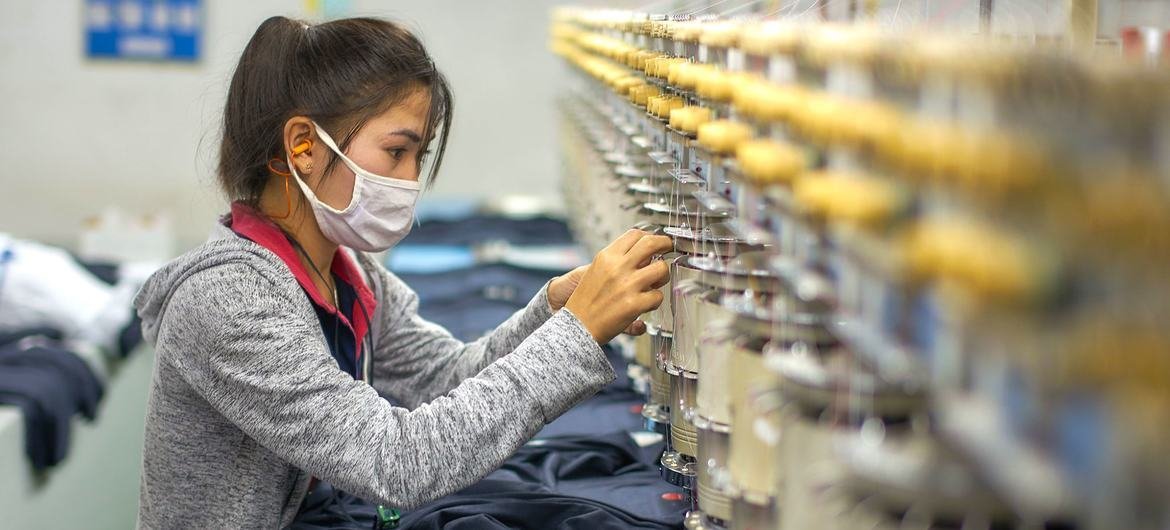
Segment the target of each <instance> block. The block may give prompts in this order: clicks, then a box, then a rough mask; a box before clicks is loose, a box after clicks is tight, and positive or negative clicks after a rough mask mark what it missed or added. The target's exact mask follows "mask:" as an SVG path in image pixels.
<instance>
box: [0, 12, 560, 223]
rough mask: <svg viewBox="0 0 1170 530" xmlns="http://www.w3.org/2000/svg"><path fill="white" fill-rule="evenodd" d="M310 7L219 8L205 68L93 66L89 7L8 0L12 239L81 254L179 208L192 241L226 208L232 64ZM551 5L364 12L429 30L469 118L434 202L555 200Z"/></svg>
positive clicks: (4, 178)
mask: <svg viewBox="0 0 1170 530" xmlns="http://www.w3.org/2000/svg"><path fill="white" fill-rule="evenodd" d="M305 4H306V3H305V2H304V1H303V0H249V1H237V0H205V10H206V23H205V33H204V36H205V38H204V48H203V58H202V60H201V61H200V62H199V63H198V64H194V65H181V64H160V63H126V62H99V61H88V60H86V59H85V58H84V53H83V47H84V43H83V39H82V32H83V29H82V28H83V24H82V22H83V21H82V3H81V2H80V1H72V2H67V1H64V0H51V1H37V2H28V1H24V0H0V116H2V118H0V122H2V123H3V127H0V146H2V149H3V152H4V154H3V155H0V232H11V233H14V234H16V235H18V236H22V237H29V238H35V239H40V240H44V241H49V242H53V243H57V244H64V245H67V246H73V245H75V244H76V234H77V232H78V229H79V227H80V226H82V223H83V222H84V220H85V219H86V218H88V217H90V216H93V215H95V214H97V213H98V212H100V211H101V210H102V209H103V208H104V207H106V206H108V205H116V206H119V207H122V208H125V209H127V210H129V211H131V212H155V211H162V212H167V213H169V214H170V215H171V216H172V217H173V218H174V221H175V225H176V231H177V232H178V235H179V236H180V239H181V243H182V245H183V246H186V245H191V244H194V243H197V242H198V241H200V240H202V239H203V237H204V235H205V234H206V232H207V228H208V227H209V226H210V223H211V222H212V220H213V218H214V217H215V215H216V213H217V212H221V211H223V210H224V208H225V202H224V200H223V199H222V197H221V195H220V194H219V192H218V190H217V188H216V186H215V181H214V172H213V169H214V155H215V149H216V145H217V135H218V131H217V128H218V125H219V113H220V112H221V108H222V104H223V97H224V93H225V91H226V86H227V82H228V79H229V78H230V76H231V71H232V68H233V67H234V65H235V62H236V60H237V58H238V56H239V53H240V51H241V50H242V49H243V46H244V44H245V43H246V42H247V40H248V38H249V37H250V36H251V34H252V32H253V31H254V30H255V28H256V26H258V25H259V24H260V22H261V21H263V20H264V19H265V18H266V17H268V16H270V15H273V14H284V15H291V16H296V17H306V16H311V13H308V12H306V11H305V9H306V7H305ZM549 5H551V3H550V2H545V1H535V0H528V1H525V0H515V1H510V2H504V1H501V2H469V1H456V0H434V1H425V0H417V1H414V2H390V1H387V0H365V1H355V2H353V3H352V14H355V15H357V14H374V15H383V16H389V17H391V18H396V19H398V20H402V21H404V22H406V23H408V24H409V25H410V26H411V27H412V28H414V29H416V30H417V31H418V33H419V34H420V35H421V37H422V38H423V40H424V42H425V43H426V44H427V46H428V48H429V49H430V50H431V52H432V54H433V55H434V57H435V60H436V63H437V64H438V65H439V67H440V68H441V69H442V70H443V71H445V72H446V73H447V75H448V76H449V78H450V80H451V82H452V85H453V89H454V91H455V98H456V124H455V127H454V129H453V132H452V136H451V145H450V148H449V151H448V159H447V162H446V164H445V166H444V170H443V172H442V174H441V176H440V180H439V182H438V185H437V187H436V188H435V189H434V191H433V192H432V195H434V196H445V195H461V196H467V195H471V196H477V197H487V196H495V195H499V194H505V193H527V194H537V195H544V196H549V197H555V196H556V194H557V188H556V165H555V163H556V155H555V151H554V149H555V148H556V141H555V129H554V126H555V119H554V114H553V113H554V109H553V108H552V98H553V97H554V95H555V93H554V92H555V89H554V88H553V84H552V83H551V81H552V78H553V77H555V76H556V75H557V72H559V69H558V68H557V63H556V60H555V59H554V58H553V56H552V55H551V54H550V53H548V52H547V37H546V30H547V17H548V6H549Z"/></svg>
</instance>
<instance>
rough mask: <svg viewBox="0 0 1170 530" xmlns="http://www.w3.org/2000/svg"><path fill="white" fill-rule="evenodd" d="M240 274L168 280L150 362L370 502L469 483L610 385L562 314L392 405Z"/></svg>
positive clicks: (403, 503)
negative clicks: (438, 393) (495, 354)
mask: <svg viewBox="0 0 1170 530" xmlns="http://www.w3.org/2000/svg"><path fill="white" fill-rule="evenodd" d="M236 269H240V270H236ZM246 269H248V266H247V265H243V264H226V265H221V266H217V267H215V268H212V269H207V270H204V271H201V272H199V273H197V274H195V275H193V276H191V277H189V278H188V279H187V280H186V281H184V282H183V283H182V284H180V286H178V287H177V288H176V289H175V291H174V292H173V294H172V296H171V299H170V302H169V304H168V307H167V309H166V312H165V315H164V316H163V320H162V322H161V324H160V329H159V337H158V344H159V347H158V351H159V355H160V356H166V359H165V361H167V362H171V363H173V364H174V365H175V366H176V367H177V369H178V370H179V372H180V373H181V375H182V377H183V378H184V379H185V380H186V381H187V382H188V383H189V384H190V385H191V386H192V387H193V388H194V389H195V390H196V391H197V392H198V393H199V394H200V395H201V396H203V398H204V399H206V400H207V401H208V402H209V403H210V404H211V406H212V407H214V408H215V409H216V410H217V411H218V412H219V413H220V414H222V415H223V416H224V417H226V418H227V419H228V420H229V421H231V422H232V423H233V424H235V425H236V426H237V427H239V428H240V429H241V430H242V431H244V432H245V433H246V434H247V435H248V436H251V437H252V438H254V439H255V440H256V441H257V442H258V443H260V444H261V445H263V446H264V447H265V448H267V449H268V450H270V451H272V452H273V453H275V454H277V455H279V456H280V457H281V458H284V459H286V460H287V461H288V462H290V463H291V464H293V465H295V466H297V467H299V468H301V469H303V470H304V471H306V472H307V473H310V474H312V475H314V476H317V477H320V478H322V479H325V480H328V481H330V482H332V483H334V484H335V485H337V486H338V487H340V488H341V489H344V490H346V491H349V492H352V493H353V494H355V495H357V496H359V497H362V498H365V499H368V500H370V501H374V502H380V503H384V504H387V505H391V506H397V507H401V508H410V507H412V506H416V505H418V504H420V503H422V502H425V501H428V500H431V499H434V498H438V497H441V496H443V495H445V494H447V493H450V492H452V491H455V490H458V489H460V488H462V487H465V486H467V485H470V484H472V483H474V482H475V481H476V480H478V479H479V478H481V477H483V476H484V475H486V474H487V473H489V472H490V471H491V470H493V469H495V468H496V467H498V466H499V465H500V464H501V463H502V462H503V461H504V459H506V458H507V457H508V455H510V454H511V453H512V452H513V451H515V449H516V448H517V447H519V446H520V445H522V444H523V443H524V442H525V441H526V440H527V439H528V438H529V437H531V436H532V435H533V434H535V433H536V432H537V431H538V430H539V429H540V428H541V427H542V426H543V425H544V424H545V423H547V422H548V421H550V420H552V419H553V418H555V417H556V416H558V415H560V414H561V413H563V412H564V411H565V410H567V409H568V408H569V407H571V406H572V405H574V404H575V403H576V402H578V401H580V400H581V399H584V398H585V397H587V396H589V395H590V394H592V393H594V392H596V391H597V390H598V389H600V388H601V387H603V386H604V385H605V384H607V383H608V382H609V381H611V380H612V379H613V378H614V374H613V370H612V368H611V367H610V366H609V363H608V362H607V361H606V359H605V355H604V354H603V353H602V351H601V349H600V348H599V347H598V346H597V344H596V343H595V342H594V341H593V340H592V339H591V337H590V335H589V334H588V332H587V331H586V330H585V329H584V328H583V327H582V325H581V324H580V322H579V321H578V320H577V319H576V318H575V317H574V316H573V315H572V314H570V313H569V312H568V311H564V310H562V311H560V312H558V313H557V314H556V315H554V316H553V317H552V318H550V319H549V320H548V321H547V322H545V323H544V324H543V325H541V326H540V327H539V328H538V329H536V330H535V331H534V332H533V333H532V334H531V335H530V336H528V337H527V338H526V339H524V340H523V341H521V342H520V344H519V345H518V346H517V347H516V348H515V351H514V352H513V353H512V354H511V355H508V356H507V357H505V358H503V359H501V360H500V361H498V362H496V363H493V364H491V365H490V366H488V367H487V368H485V369H484V370H483V371H482V372H481V373H479V375H477V376H475V377H472V378H468V379H466V380H465V381H463V382H462V383H461V384H459V385H458V386H456V387H454V388H453V389H452V390H451V391H450V392H449V393H448V394H447V395H445V396H443V397H440V398H437V399H435V400H433V401H431V402H430V403H428V404H425V405H422V406H419V407H417V408H415V409H413V410H407V409H405V408H398V407H393V406H391V405H390V404H389V403H388V402H387V401H386V400H384V399H382V398H381V397H380V396H379V395H378V393H377V392H376V391H375V390H374V389H373V388H371V387H370V386H369V385H366V384H365V383H363V382H360V381H355V380H353V379H352V378H350V377H348V376H347V375H346V374H344V373H342V372H341V371H340V370H338V369H337V366H336V363H335V362H334V361H333V359H332V358H331V357H330V355H329V352H328V350H327V348H326V345H325V343H324V341H323V339H322V338H321V334H320V329H319V328H318V327H317V326H316V319H315V318H314V317H313V315H312V310H311V308H310V307H308V306H307V304H305V303H304V301H303V300H292V299H291V298H290V297H289V296H288V295H287V294H282V292H283V291H282V290H280V289H278V288H276V285H275V284H274V282H273V280H271V279H268V278H266V277H264V276H263V275H258V274H256V271H254V270H246Z"/></svg>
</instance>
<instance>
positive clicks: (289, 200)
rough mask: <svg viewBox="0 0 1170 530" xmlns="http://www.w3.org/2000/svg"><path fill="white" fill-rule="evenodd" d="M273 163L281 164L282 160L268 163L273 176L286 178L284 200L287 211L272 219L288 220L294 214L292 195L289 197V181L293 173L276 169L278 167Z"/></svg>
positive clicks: (273, 160) (274, 159)
mask: <svg viewBox="0 0 1170 530" xmlns="http://www.w3.org/2000/svg"><path fill="white" fill-rule="evenodd" d="M273 162H280V160H279V159H276V158H273V159H272V160H269V161H268V171H271V172H272V174H273V175H278V176H280V177H284V200H285V203H286V206H285V210H284V215H274V216H272V218H273V219H288V216H289V215H291V214H292V195H289V193H288V179H290V178H292V173H291V172H288V171H281V170H279V169H276V167H275V166H273V165H272V163H273Z"/></svg>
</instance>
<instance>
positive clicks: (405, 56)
mask: <svg viewBox="0 0 1170 530" xmlns="http://www.w3.org/2000/svg"><path fill="white" fill-rule="evenodd" d="M417 88H423V89H425V90H427V91H429V92H430V96H431V98H430V101H431V108H430V114H429V115H428V117H427V129H426V131H425V137H424V138H426V139H427V140H430V139H435V140H437V141H438V145H437V146H436V147H435V149H434V153H435V154H434V157H435V158H434V161H433V163H432V164H431V166H430V171H429V173H428V175H427V178H426V182H427V184H428V185H429V184H430V183H432V182H433V181H434V178H435V175H436V174H437V173H438V170H439V167H440V166H441V165H442V161H443V155H444V153H445V152H446V149H447V135H448V132H449V129H450V126H451V112H452V96H451V90H450V87H449V86H448V84H447V80H446V78H445V77H443V75H442V74H441V73H440V72H439V71H438V70H437V69H436V68H435V65H434V62H433V61H432V60H431V58H430V56H429V55H428V54H427V51H426V48H424V47H423V45H422V43H421V42H420V41H419V40H418V38H417V37H415V36H414V35H413V34H412V33H410V32H409V31H407V30H406V29H404V28H403V27H401V26H399V25H397V24H395V23H393V22H389V21H386V20H380V19H376V18H349V19H342V20H334V21H331V22H325V23H322V24H317V25H309V24H306V23H304V22H300V21H296V20H292V19H288V18H285V17H272V18H269V19H268V20H265V21H264V22H263V23H262V24H260V27H259V28H257V29H256V33H255V34H254V35H252V39H251V40H250V41H248V45H247V46H246V47H245V48H244V53H243V54H242V55H241V56H240V62H239V64H238V65H237V66H236V71H235V73H234V74H233V75H232V80H231V84H230V86H229V87H228V94H227V102H226V104H225V105H224V112H223V138H222V141H221V143H220V149H219V181H220V185H221V187H222V188H223V190H224V192H225V193H227V195H228V197H230V198H231V199H233V200H243V201H246V202H249V203H252V204H255V203H256V201H258V200H259V197H260V193H261V192H262V191H263V190H264V186H265V183H266V182H267V181H268V178H269V170H268V168H267V164H268V161H269V160H271V159H272V158H278V159H280V160H284V158H285V156H284V155H285V153H284V145H283V141H282V135H283V132H284V124H285V122H286V121H288V119H289V118H292V117H293V116H308V117H309V118H312V119H313V121H315V122H317V123H318V124H319V125H321V127H323V128H324V129H325V130H326V132H328V133H329V135H330V136H333V137H334V138H337V139H338V142H339V147H340V148H341V149H342V150H344V149H346V147H347V146H348V145H349V142H350V140H351V139H352V138H353V135H354V133H356V132H357V131H358V130H359V129H360V128H361V127H362V125H364V124H365V123H366V122H367V121H368V120H369V119H370V118H372V117H374V116H376V115H378V114H380V113H382V112H384V111H385V110H386V109H388V108H390V107H391V106H393V105H394V104H396V103H398V102H400V101H401V100H402V99H403V98H405V97H406V96H408V95H410V94H411V93H412V92H413V91H414V90H415V89H417ZM436 136H437V138H436ZM419 156H420V157H423V156H426V155H425V150H420V155H419ZM329 157H330V158H329V163H328V165H327V166H326V168H325V172H328V170H329V169H331V168H332V166H333V165H334V164H335V163H336V162H337V159H336V157H335V156H334V155H333V154H332V153H330V155H329ZM424 162H426V161H425V160H421V159H420V160H419V167H423V164H424Z"/></svg>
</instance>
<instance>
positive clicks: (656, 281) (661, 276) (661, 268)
mask: <svg viewBox="0 0 1170 530" xmlns="http://www.w3.org/2000/svg"><path fill="white" fill-rule="evenodd" d="M632 279H633V280H634V282H635V284H636V285H638V286H641V287H646V288H654V289H657V288H659V287H662V286H663V285H666V284H667V283H668V282H670V265H669V264H667V263H666V262H665V261H661V260H659V261H655V262H653V263H651V264H649V265H647V266H645V267H642V268H641V269H638V270H636V271H634V274H633V276H632Z"/></svg>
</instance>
